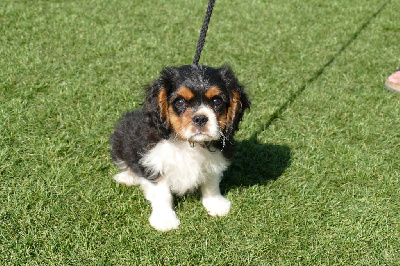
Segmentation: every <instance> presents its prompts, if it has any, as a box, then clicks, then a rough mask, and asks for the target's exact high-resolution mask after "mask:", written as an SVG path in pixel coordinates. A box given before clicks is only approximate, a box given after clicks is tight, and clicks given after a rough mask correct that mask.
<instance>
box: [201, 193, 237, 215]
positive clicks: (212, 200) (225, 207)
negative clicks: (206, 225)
mask: <svg viewBox="0 0 400 266" xmlns="http://www.w3.org/2000/svg"><path fill="white" fill-rule="evenodd" d="M202 202H203V205H204V207H205V208H206V209H207V212H208V214H209V215H211V216H225V215H227V214H228V213H229V210H230V209H231V202H230V201H229V200H227V199H226V198H224V197H223V196H216V197H209V198H203V199H202Z"/></svg>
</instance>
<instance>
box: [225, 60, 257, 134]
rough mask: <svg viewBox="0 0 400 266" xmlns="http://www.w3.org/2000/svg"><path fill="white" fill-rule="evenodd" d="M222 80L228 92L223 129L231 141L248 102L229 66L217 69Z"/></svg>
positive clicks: (248, 104) (247, 107)
mask: <svg viewBox="0 0 400 266" xmlns="http://www.w3.org/2000/svg"><path fill="white" fill-rule="evenodd" d="M219 71H220V75H221V77H222V80H223V81H224V83H225V85H226V88H227V90H228V91H229V107H228V111H227V115H226V117H227V124H226V128H225V137H227V138H228V139H231V138H232V137H233V135H234V133H235V131H236V130H238V127H239V122H240V121H241V120H242V117H243V114H244V111H245V110H246V109H249V108H250V101H249V100H248V98H247V95H246V93H245V92H244V86H243V85H241V84H240V83H239V81H238V79H237V78H236V77H235V74H234V73H233V71H232V69H231V68H230V67H229V66H223V67H221V68H220V69H219Z"/></svg>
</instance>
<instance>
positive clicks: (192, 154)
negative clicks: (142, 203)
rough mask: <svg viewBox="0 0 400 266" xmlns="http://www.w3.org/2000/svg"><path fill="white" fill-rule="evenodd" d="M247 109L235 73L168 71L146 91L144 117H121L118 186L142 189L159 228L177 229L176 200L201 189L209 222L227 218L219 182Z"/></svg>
mask: <svg viewBox="0 0 400 266" xmlns="http://www.w3.org/2000/svg"><path fill="white" fill-rule="evenodd" d="M249 107H250V102H249V101H248V99H247V96H246V94H245V92H244V91H243V86H242V85H241V84H240V83H239V82H238V80H237V78H236V77H235V76H234V74H233V72H232V70H231V68H230V67H228V66H224V67H221V68H218V69H215V68H211V67H206V66H198V65H190V66H182V67H168V68H165V69H164V70H163V71H162V72H161V76H160V77H159V78H158V79H156V80H155V81H154V83H153V84H151V85H150V86H148V87H147V95H146V99H145V101H144V104H143V110H135V111H133V112H128V113H126V114H125V115H124V116H123V117H122V118H121V120H120V121H119V123H118V125H117V126H116V128H115V131H114V133H113V134H112V135H111V144H112V150H111V156H112V158H113V160H114V162H115V164H116V165H117V166H118V167H119V168H120V169H121V173H119V174H117V175H115V176H114V179H115V180H116V181H117V182H119V183H121V184H125V185H127V186H132V185H140V186H141V187H142V189H143V192H144V195H145V197H146V199H147V200H149V201H150V203H151V207H152V213H151V215H150V218H149V220H150V224H151V225H152V226H153V227H154V228H155V229H157V230H161V231H168V230H171V229H176V228H178V226H179V223H180V221H179V219H178V217H177V215H176V213H175V211H174V209H173V198H172V197H173V196H172V195H173V194H177V195H183V194H184V193H186V192H190V191H192V190H194V189H196V188H199V187H200V189H201V193H202V203H203V205H204V207H205V208H206V209H207V211H208V213H209V214H210V215H212V216H223V215H227V214H228V212H229V210H230V207H231V203H230V202H229V201H228V200H227V199H226V198H224V197H223V196H222V195H221V193H220V189H219V183H220V180H221V177H222V173H223V171H224V170H225V169H226V168H227V167H228V165H229V159H230V158H231V157H232V152H233V134H234V132H235V131H236V130H237V129H238V124H239V122H240V120H241V118H242V116H243V113H244V111H245V109H247V108H249Z"/></svg>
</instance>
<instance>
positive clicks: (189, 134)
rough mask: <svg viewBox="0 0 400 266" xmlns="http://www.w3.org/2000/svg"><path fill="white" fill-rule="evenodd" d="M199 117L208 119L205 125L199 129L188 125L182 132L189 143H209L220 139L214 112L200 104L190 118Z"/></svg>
mask: <svg viewBox="0 0 400 266" xmlns="http://www.w3.org/2000/svg"><path fill="white" fill-rule="evenodd" d="M199 115H205V116H206V117H207V118H208V121H207V123H206V124H205V125H204V126H203V127H201V128H199V127H197V126H196V125H193V123H192V124H190V126H188V127H187V129H186V130H185V131H184V132H183V135H184V137H185V138H186V139H188V140H190V141H211V140H218V139H219V138H220V133H219V125H218V120H217V116H216V114H215V112H214V111H213V110H212V109H211V108H210V107H208V106H206V105H204V104H202V105H200V107H199V109H197V110H196V111H195V112H194V113H193V114H192V118H193V117H195V116H199Z"/></svg>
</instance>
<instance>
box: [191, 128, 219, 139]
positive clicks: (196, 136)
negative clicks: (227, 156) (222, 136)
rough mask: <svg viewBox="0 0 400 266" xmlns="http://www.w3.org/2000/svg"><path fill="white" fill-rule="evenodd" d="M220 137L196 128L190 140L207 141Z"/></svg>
mask: <svg viewBox="0 0 400 266" xmlns="http://www.w3.org/2000/svg"><path fill="white" fill-rule="evenodd" d="M217 139H218V138H216V137H213V136H211V135H210V134H209V133H208V132H205V131H202V130H199V129H196V131H195V132H194V133H193V134H192V135H191V136H190V138H189V141H191V142H205V141H212V140H217Z"/></svg>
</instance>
